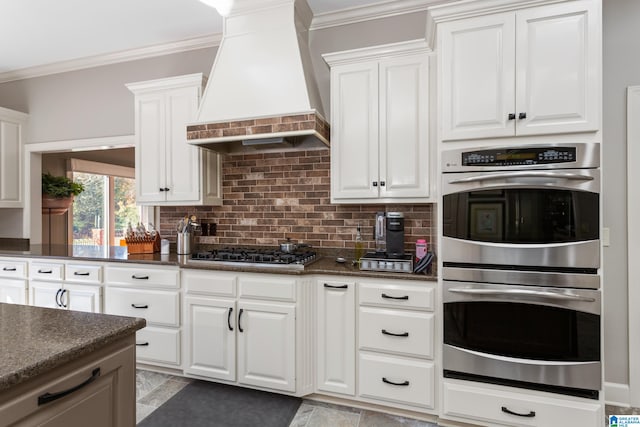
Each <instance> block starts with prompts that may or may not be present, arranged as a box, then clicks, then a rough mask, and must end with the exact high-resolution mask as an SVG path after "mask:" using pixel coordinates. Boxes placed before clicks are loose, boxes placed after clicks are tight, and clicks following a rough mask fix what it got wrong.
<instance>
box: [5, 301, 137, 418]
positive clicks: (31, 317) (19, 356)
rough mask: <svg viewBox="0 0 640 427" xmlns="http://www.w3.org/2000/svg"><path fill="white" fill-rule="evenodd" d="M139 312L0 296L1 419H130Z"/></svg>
mask: <svg viewBox="0 0 640 427" xmlns="http://www.w3.org/2000/svg"><path fill="white" fill-rule="evenodd" d="M144 326H145V320H144V319H139V318H130V317H120V316H110V315H104V314H94V313H83V312H77V311H70V310H56V309H46V308H39V307H31V306H26V305H17V304H2V303H0V360H2V364H1V365H0V426H8V425H17V426H18V425H20V426H22V425H24V426H27V425H43V426H49V425H51V426H53V425H56V426H57V425H64V426H70V427H73V426H86V425H89V424H91V425H92V426H132V425H134V424H135V332H136V331H137V330H139V329H141V328H143V327H144Z"/></svg>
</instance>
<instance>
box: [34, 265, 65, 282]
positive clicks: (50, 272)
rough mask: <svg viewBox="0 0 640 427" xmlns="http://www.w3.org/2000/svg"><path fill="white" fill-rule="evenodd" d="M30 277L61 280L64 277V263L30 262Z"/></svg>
mask: <svg viewBox="0 0 640 427" xmlns="http://www.w3.org/2000/svg"><path fill="white" fill-rule="evenodd" d="M30 277H31V279H38V280H62V279H63V278H64V264H53V263H41V262H34V263H31V274H30Z"/></svg>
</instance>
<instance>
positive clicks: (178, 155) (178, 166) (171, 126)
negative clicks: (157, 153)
mask: <svg viewBox="0 0 640 427" xmlns="http://www.w3.org/2000/svg"><path fill="white" fill-rule="evenodd" d="M198 93H199V89H198V88H197V87H186V88H179V89H173V90H171V91H169V92H167V94H166V95H165V103H166V104H165V108H166V113H165V114H166V118H167V119H166V132H167V141H166V184H167V188H168V189H169V190H167V191H166V197H167V201H197V200H198V199H199V198H200V191H201V189H200V163H201V160H200V150H201V149H200V148H198V147H196V146H194V145H190V144H188V143H187V132H186V128H187V123H189V122H192V121H193V120H194V118H195V116H196V113H197V110H198V96H199V95H198Z"/></svg>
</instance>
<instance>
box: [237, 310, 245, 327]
mask: <svg viewBox="0 0 640 427" xmlns="http://www.w3.org/2000/svg"><path fill="white" fill-rule="evenodd" d="M243 311H244V309H243V308H241V309H240V311H239V312H238V330H239V331H240V332H244V329H242V325H241V324H240V319H241V318H242V312H243Z"/></svg>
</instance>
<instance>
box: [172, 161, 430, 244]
mask: <svg viewBox="0 0 640 427" xmlns="http://www.w3.org/2000/svg"><path fill="white" fill-rule="evenodd" d="M222 168H223V200H224V201H223V205H222V206H195V207H194V206H175V207H174V206H171V207H164V206H163V207H161V208H160V232H161V234H162V235H163V236H165V237H167V238H169V239H171V240H173V241H175V238H176V236H175V235H176V224H177V222H178V221H179V219H180V218H182V217H184V216H185V215H187V214H189V215H191V214H195V215H196V216H197V217H198V220H206V221H211V222H215V223H216V224H217V234H216V236H201V237H199V238H198V241H199V243H201V244H221V245H257V246H275V245H278V244H279V243H281V242H283V241H284V240H285V239H286V238H287V237H290V238H291V239H292V240H293V241H296V242H304V243H308V244H310V245H312V246H313V247H316V248H318V247H320V248H338V249H345V248H347V249H351V248H353V246H354V240H355V235H356V227H357V225H358V224H360V225H361V228H362V237H363V239H364V243H365V247H366V248H367V249H374V248H375V242H374V236H373V227H374V222H375V213H376V212H378V211H387V212H390V211H399V212H403V213H404V216H405V249H406V250H407V251H414V250H415V241H416V239H419V238H424V239H426V240H427V242H428V243H429V245H430V249H429V250H431V244H432V243H434V242H435V238H436V230H435V212H434V208H435V206H434V205H432V204H423V205H406V204H402V205H399V204H398V205H396V204H376V205H335V204H331V203H330V170H329V169H330V167H329V150H328V149H322V150H308V151H295V152H279V153H262V154H237V155H228V156H225V157H224V159H223V165H222Z"/></svg>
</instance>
